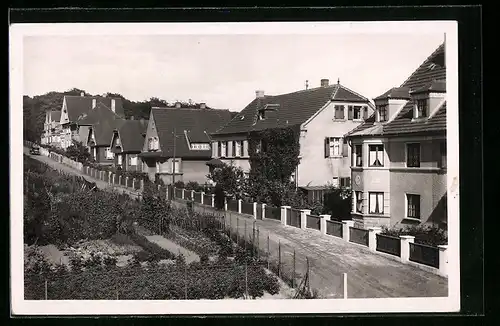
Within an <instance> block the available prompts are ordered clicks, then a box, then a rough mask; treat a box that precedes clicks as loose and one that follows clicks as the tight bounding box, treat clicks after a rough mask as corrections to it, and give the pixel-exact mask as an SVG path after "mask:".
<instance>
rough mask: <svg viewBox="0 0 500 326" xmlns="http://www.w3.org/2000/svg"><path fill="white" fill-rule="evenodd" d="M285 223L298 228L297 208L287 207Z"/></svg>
mask: <svg viewBox="0 0 500 326" xmlns="http://www.w3.org/2000/svg"><path fill="white" fill-rule="evenodd" d="M286 225H289V226H294V227H296V228H300V211H299V210H298V209H293V208H287V212H286Z"/></svg>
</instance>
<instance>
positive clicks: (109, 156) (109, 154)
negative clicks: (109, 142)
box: [106, 147, 115, 160]
mask: <svg viewBox="0 0 500 326" xmlns="http://www.w3.org/2000/svg"><path fill="white" fill-rule="evenodd" d="M114 158H115V153H113V152H112V151H111V148H109V147H107V148H106V159H108V160H112V159H114Z"/></svg>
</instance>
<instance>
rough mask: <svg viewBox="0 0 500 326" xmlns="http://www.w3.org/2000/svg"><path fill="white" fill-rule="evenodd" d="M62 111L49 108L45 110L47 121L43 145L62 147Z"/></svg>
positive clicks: (44, 125) (43, 133)
mask: <svg viewBox="0 0 500 326" xmlns="http://www.w3.org/2000/svg"><path fill="white" fill-rule="evenodd" d="M60 119H61V111H57V110H47V111H45V121H44V123H43V132H42V139H41V143H42V144H43V145H52V146H56V147H60V145H61V139H60V137H61V136H60V134H61V125H60V124H59V120H60Z"/></svg>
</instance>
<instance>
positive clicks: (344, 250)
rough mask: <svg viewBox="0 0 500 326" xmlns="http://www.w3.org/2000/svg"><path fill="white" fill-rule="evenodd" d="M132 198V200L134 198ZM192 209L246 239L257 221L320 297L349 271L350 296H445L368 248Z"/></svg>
mask: <svg viewBox="0 0 500 326" xmlns="http://www.w3.org/2000/svg"><path fill="white" fill-rule="evenodd" d="M26 151H27V150H26V149H25V152H26ZM32 157H33V158H35V159H37V160H39V161H42V162H44V163H46V164H48V165H50V166H51V167H53V168H55V169H59V170H63V171H64V172H68V173H72V174H75V175H80V176H83V177H84V178H86V179H87V180H89V181H91V182H96V184H97V185H98V187H99V188H101V189H106V188H110V186H109V185H108V184H107V183H106V182H103V181H100V180H95V179H93V178H91V177H89V176H87V175H84V174H82V173H80V172H79V171H76V170H74V169H72V168H70V167H67V166H65V165H62V164H60V163H57V162H54V161H53V160H51V159H50V158H48V157H45V156H32ZM115 189H117V190H119V191H123V192H124V193H129V192H130V191H128V190H127V189H125V188H120V187H115ZM130 193H131V192H130ZM133 195H134V196H136V194H133ZM175 204H176V206H177V205H185V203H183V202H175ZM195 209H196V210H197V211H201V212H206V213H216V214H223V215H224V216H225V219H226V224H227V225H231V227H232V229H233V230H236V229H237V230H238V233H239V234H240V235H241V236H244V235H246V236H247V237H248V238H250V237H252V235H253V234H252V231H253V230H252V224H253V223H254V222H255V225H256V228H257V229H258V230H259V231H258V233H257V234H258V237H257V238H258V243H259V248H261V250H262V252H267V243H268V241H267V239H268V237H269V249H270V253H271V256H272V257H273V258H275V259H276V260H277V257H278V246H279V247H280V248H281V257H282V262H283V264H284V267H287V266H292V265H293V264H292V257H293V253H294V251H295V257H296V259H295V265H296V270H297V272H298V273H299V274H301V275H305V271H306V270H307V260H308V261H309V266H310V268H309V270H310V284H311V288H314V289H318V290H319V291H320V294H321V295H322V296H323V297H327V298H339V297H342V295H343V273H347V292H348V297H349V298H388V297H445V296H447V295H448V281H447V279H446V278H444V277H442V276H439V275H436V274H433V273H431V272H427V271H425V270H422V269H419V268H417V267H414V266H411V265H406V264H403V263H401V262H398V261H394V260H391V259H389V258H386V257H384V256H381V255H377V254H374V253H371V252H369V251H368V250H367V249H366V248H363V247H361V246H359V245H355V244H352V243H347V242H345V241H343V240H341V239H338V238H335V237H333V236H328V235H322V234H321V233H319V232H318V231H314V230H301V229H298V228H294V227H285V226H283V225H281V224H280V222H279V221H274V220H268V219H265V220H253V219H252V218H251V217H249V216H248V215H246V216H245V215H241V214H237V213H234V212H229V211H228V212H220V211H217V210H215V209H213V208H211V207H209V206H201V205H199V204H197V205H195ZM237 221H238V222H237ZM245 222H246V228H245ZM245 229H246V232H245ZM256 236H257V235H256ZM256 241H257V240H256ZM285 272H286V271H285Z"/></svg>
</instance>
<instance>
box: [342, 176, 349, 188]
mask: <svg viewBox="0 0 500 326" xmlns="http://www.w3.org/2000/svg"><path fill="white" fill-rule="evenodd" d="M340 186H341V187H350V186H351V178H349V177H345V178H340Z"/></svg>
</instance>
